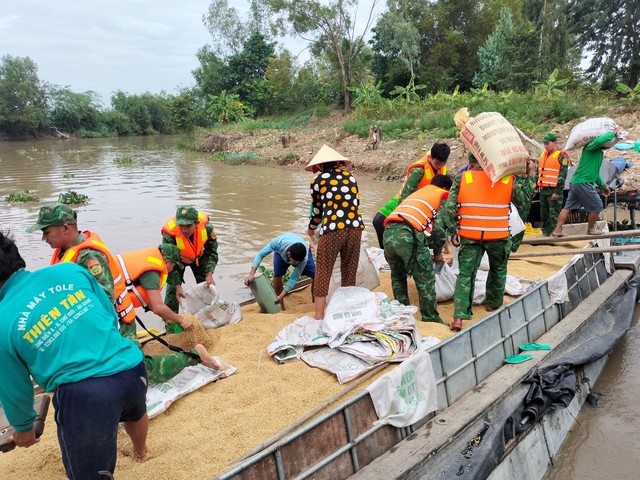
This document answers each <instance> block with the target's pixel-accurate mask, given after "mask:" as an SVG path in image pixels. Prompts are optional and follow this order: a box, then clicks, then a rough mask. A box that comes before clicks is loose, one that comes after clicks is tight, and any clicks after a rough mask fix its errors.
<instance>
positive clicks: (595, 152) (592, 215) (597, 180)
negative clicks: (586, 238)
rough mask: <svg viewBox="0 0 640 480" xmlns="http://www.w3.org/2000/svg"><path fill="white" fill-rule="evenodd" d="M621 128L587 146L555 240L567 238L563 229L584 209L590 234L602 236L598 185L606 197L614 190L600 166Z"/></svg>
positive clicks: (572, 179)
mask: <svg viewBox="0 0 640 480" xmlns="http://www.w3.org/2000/svg"><path fill="white" fill-rule="evenodd" d="M620 130H621V127H617V128H616V129H615V130H614V131H613V132H609V133H605V134H604V135H602V136H601V137H598V138H595V139H593V140H591V141H590V142H589V143H587V144H586V145H585V147H584V149H583V150H582V155H581V156H580V162H579V163H578V168H576V171H575V173H574V174H573V177H571V180H570V181H569V196H568V197H567V202H566V203H565V205H564V208H563V209H562V211H561V212H560V215H559V217H558V223H557V224H556V228H555V229H554V230H553V232H552V233H551V235H553V236H554V237H566V236H567V234H566V233H563V232H562V226H563V225H564V224H565V223H566V222H567V219H568V218H569V214H570V213H571V212H572V211H573V210H579V209H580V208H581V207H584V209H585V210H586V211H587V214H588V216H587V235H602V233H603V231H602V230H600V229H598V228H596V221H597V220H598V216H599V215H600V212H602V210H603V209H604V206H603V205H602V201H601V200H600V195H598V192H597V190H596V186H597V187H600V189H601V190H602V194H603V195H604V196H605V197H608V196H609V194H610V193H611V189H610V188H609V187H608V186H607V184H606V183H604V180H602V177H600V167H601V166H602V160H603V159H604V149H605V148H607V147H605V145H606V144H607V143H609V142H611V141H613V140H614V139H615V137H616V135H617V133H618V132H619V131H620Z"/></svg>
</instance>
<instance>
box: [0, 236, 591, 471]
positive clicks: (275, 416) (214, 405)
mask: <svg viewBox="0 0 640 480" xmlns="http://www.w3.org/2000/svg"><path fill="white" fill-rule="evenodd" d="M585 245H586V242H572V243H571V244H568V245H567V246H568V248H579V247H582V246H585ZM557 248H558V247H557V246H552V245H549V246H545V245H543V246H535V247H534V246H531V245H523V246H522V247H521V249H520V250H519V251H520V252H527V251H533V250H535V251H541V250H544V249H557ZM445 258H447V257H446V256H445ZM570 258H571V257H570V256H555V257H543V258H533V259H531V261H527V260H511V261H510V262H509V267H508V270H509V274H510V275H514V276H516V277H519V278H524V279H527V280H531V281H534V280H541V279H544V278H547V277H549V276H550V275H552V274H553V273H554V272H556V271H557V270H558V269H560V268H561V267H562V266H563V265H564V264H565V262H567V261H568V260H569V259H570ZM377 290H379V291H382V292H384V293H386V294H387V295H388V296H392V292H391V286H390V276H389V274H388V273H382V274H381V275H380V287H379V288H378V289H377ZM409 292H410V300H411V302H412V304H414V305H417V304H418V303H417V302H418V299H417V293H416V291H415V286H414V284H413V281H411V280H410V281H409ZM513 300H514V298H513V297H509V296H506V297H505V303H508V302H511V301H513ZM438 310H439V311H440V315H441V317H442V318H443V320H444V321H445V322H450V321H451V319H452V316H453V304H452V302H451V301H447V302H443V303H440V304H439V305H438ZM473 310H474V318H473V320H470V321H465V322H464V326H465V328H466V327H468V326H469V325H470V324H472V323H474V322H477V321H478V320H480V319H482V318H484V317H485V316H486V315H488V313H487V312H486V311H485V309H484V308H483V307H482V306H479V305H476V306H474V309H473ZM242 311H243V319H242V320H241V321H240V322H239V323H237V324H234V325H229V326H225V327H222V328H219V329H216V330H206V331H204V332H203V335H205V338H199V339H193V340H192V341H199V342H200V343H205V344H206V345H207V346H208V347H209V349H210V351H212V352H213V353H214V354H215V355H218V356H219V357H220V358H222V359H223V360H225V361H226V362H228V363H230V364H231V365H233V366H235V367H236V368H237V369H238V371H237V372H236V373H235V374H234V375H231V376H230V377H228V378H225V379H222V380H219V381H218V382H216V383H212V384H209V385H206V386H204V387H202V388H200V389H199V390H197V391H195V392H193V393H191V394H189V395H187V396H185V397H183V398H181V399H179V400H178V401H177V402H175V403H174V404H173V405H171V406H170V408H169V409H168V410H167V411H166V412H164V413H162V414H161V415H159V416H158V417H156V418H154V419H152V420H151V425H150V430H149V438H148V447H149V456H148V459H147V461H146V462H144V463H137V462H135V461H133V460H132V459H131V458H130V457H127V456H125V455H123V454H120V455H119V456H118V460H117V466H116V471H115V478H121V479H159V478H171V479H173V480H198V479H203V480H204V479H210V478H213V477H215V476H217V475H219V474H221V473H222V472H224V471H227V470H229V469H230V468H231V467H232V464H233V463H234V460H235V459H237V458H238V457H239V456H241V455H243V454H244V453H246V452H248V451H250V450H252V449H253V448H254V447H256V446H257V445H260V444H261V443H262V442H264V441H265V440H267V439H270V438H271V437H273V436H274V435H276V434H278V433H279V432H281V431H282V430H283V429H285V428H287V427H288V426H289V425H292V424H293V423H294V422H296V421H298V420H299V419H301V418H302V417H304V416H305V415H306V414H307V413H308V412H310V411H312V410H313V409H315V408H316V407H319V406H321V405H323V404H324V403H325V402H327V400H329V399H331V398H334V397H337V401H336V402H334V403H332V404H330V405H327V406H326V408H325V409H324V410H323V413H324V412H327V411H329V410H330V409H333V408H335V407H336V406H337V405H339V404H340V403H342V402H344V401H346V400H348V399H349V398H351V397H353V396H354V395H356V394H357V393H359V392H361V391H362V390H363V389H364V388H366V386H367V385H368V384H370V383H371V382H372V381H373V380H375V378H377V377H378V376H380V375H382V374H384V373H386V372H388V371H390V370H391V369H392V368H394V366H393V365H391V366H389V367H387V368H386V369H384V370H383V371H382V372H380V373H379V374H378V375H376V376H374V377H373V378H372V379H370V380H369V381H367V382H365V383H363V384H362V385H360V386H358V387H357V388H355V389H354V390H353V391H350V392H349V393H348V394H344V395H341V394H342V393H343V392H344V391H345V389H346V388H348V387H349V384H346V385H340V384H339V383H338V381H337V379H336V378H335V377H334V376H333V375H331V374H330V373H328V372H325V371H323V370H320V369H317V368H311V367H309V366H307V365H306V364H305V363H304V362H302V361H298V362H292V363H287V364H284V365H279V364H277V363H276V362H274V361H273V360H272V359H271V358H270V357H269V356H268V354H267V352H266V349H267V346H268V345H269V343H270V342H271V341H272V340H273V339H274V338H275V336H276V334H277V333H278V332H279V331H280V330H281V329H283V328H284V327H285V326H287V325H289V324H290V323H292V322H293V321H294V320H295V319H296V318H298V317H301V316H303V315H311V314H312V313H313V304H312V303H311V298H310V292H309V289H308V288H307V289H305V290H302V291H299V292H295V293H293V294H291V295H290V296H288V297H287V298H286V310H285V311H284V312H281V313H278V314H273V315H268V314H262V313H260V311H259V308H258V306H257V305H256V304H252V305H247V306H245V307H243V309H242ZM417 324H418V328H419V330H420V333H421V334H422V335H423V336H435V337H438V338H439V339H440V340H444V339H446V338H448V337H450V336H451V335H453V332H451V331H450V330H449V328H448V326H447V325H442V324H434V323H430V322H420V321H418V322H417ZM171 337H175V336H174V335H170V336H169V337H168V338H167V340H169V341H170V342H172V343H173V340H172V338H171ZM176 343H179V342H176ZM183 346H184V347H188V345H183ZM162 348H163V347H160V350H158V344H155V346H154V347H151V344H150V345H149V348H148V349H147V348H146V347H145V351H146V350H149V351H151V350H152V349H153V351H154V353H160V351H161V350H162ZM165 352H166V353H168V351H167V350H165ZM316 418H317V417H316ZM118 446H119V448H120V449H124V450H126V449H128V448H129V440H128V438H127V437H126V435H125V434H124V433H123V432H121V433H120V435H119V438H118ZM0 472H2V475H0V478H3V479H6V480H35V479H43V478H46V479H51V480H55V479H63V478H65V477H64V470H63V467H62V462H61V458H60V450H59V447H58V442H57V439H56V425H55V421H54V409H53V408H50V410H49V415H48V417H47V420H46V427H45V432H44V435H43V437H42V439H41V441H40V442H39V443H38V444H36V445H34V446H32V447H31V448H28V449H24V448H18V449H15V450H14V451H12V452H9V453H4V454H0Z"/></svg>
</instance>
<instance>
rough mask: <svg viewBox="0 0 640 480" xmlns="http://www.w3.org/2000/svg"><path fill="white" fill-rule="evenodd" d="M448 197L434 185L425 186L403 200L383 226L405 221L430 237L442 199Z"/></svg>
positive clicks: (447, 194) (446, 193)
mask: <svg viewBox="0 0 640 480" xmlns="http://www.w3.org/2000/svg"><path fill="white" fill-rule="evenodd" d="M448 196H449V192H447V191H446V190H444V189H442V188H440V187H436V186H434V185H427V186H426V187H424V188H421V189H419V190H418V191H416V192H413V193H412V194H411V195H409V196H408V197H407V198H405V199H404V201H403V202H402V203H401V204H400V205H398V206H397V207H396V209H395V210H394V211H393V212H391V214H390V215H389V216H388V217H387V219H386V220H385V221H384V226H385V227H386V226H387V224H388V223H389V222H401V223H404V221H407V222H409V223H410V224H411V226H412V227H413V228H415V229H416V230H418V231H419V232H424V233H425V234H426V235H430V234H431V230H432V229H433V222H434V220H435V218H436V215H437V214H438V209H439V208H440V205H441V204H442V201H443V199H446V198H447V197H448Z"/></svg>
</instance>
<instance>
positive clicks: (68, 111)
mask: <svg viewBox="0 0 640 480" xmlns="http://www.w3.org/2000/svg"><path fill="white" fill-rule="evenodd" d="M48 97H49V102H48V103H49V119H50V121H51V123H52V124H53V125H54V126H55V127H57V128H58V129H59V130H61V131H63V132H70V133H75V132H77V131H78V130H80V129H85V130H90V131H96V130H98V128H99V125H100V123H101V121H102V111H101V106H100V95H98V94H97V93H96V92H93V91H87V92H84V93H76V92H72V91H71V90H70V89H69V88H68V87H57V86H53V87H50V88H49V94H48Z"/></svg>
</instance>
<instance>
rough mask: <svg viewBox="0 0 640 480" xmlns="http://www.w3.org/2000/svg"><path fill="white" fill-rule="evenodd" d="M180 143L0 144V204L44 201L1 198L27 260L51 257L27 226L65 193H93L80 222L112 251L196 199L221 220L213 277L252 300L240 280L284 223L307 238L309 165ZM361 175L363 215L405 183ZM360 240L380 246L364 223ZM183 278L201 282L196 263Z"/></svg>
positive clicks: (139, 243) (141, 242) (142, 244)
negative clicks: (235, 160) (250, 160)
mask: <svg viewBox="0 0 640 480" xmlns="http://www.w3.org/2000/svg"><path fill="white" fill-rule="evenodd" d="M177 141H178V138H177V137H171V136H164V137H163V136H159V137H134V138H115V139H113V138H112V139H72V140H58V139H55V140H39V141H27V142H0V169H1V172H2V174H1V177H2V183H1V184H0V202H2V201H3V200H4V198H5V197H6V196H7V195H9V194H10V193H17V192H20V191H23V190H25V189H28V190H30V191H35V192H36V193H37V195H38V196H39V197H40V199H41V202H40V203H12V204H10V203H3V205H2V209H0V228H2V229H3V230H7V229H10V230H11V232H12V234H13V236H14V238H15V240H16V242H17V244H18V247H19V249H20V252H21V253H22V255H23V257H24V259H25V261H26V262H27V268H29V269H35V268H39V267H43V266H45V265H48V264H49V260H50V258H51V252H52V251H51V248H50V247H49V245H47V244H46V243H45V242H43V241H42V240H41V235H40V234H39V233H32V234H29V233H25V231H24V230H25V228H26V227H28V226H29V225H32V224H34V223H35V222H36V220H37V217H38V210H39V208H40V207H41V206H42V205H43V204H44V203H50V202H55V201H56V200H57V198H58V195H59V194H60V193H62V192H66V191H68V190H73V191H75V192H78V193H82V194H85V195H88V196H89V197H90V201H89V203H88V204H87V205H83V206H78V207H74V208H75V209H76V210H77V212H78V226H79V227H80V229H82V230H91V231H95V232H96V233H98V234H99V235H100V236H101V238H102V240H103V241H104V242H105V243H106V244H107V246H108V247H109V249H110V250H111V251H113V252H115V253H121V252H126V251H130V250H137V249H140V248H147V247H150V246H154V245H158V244H159V243H160V240H161V233H160V229H161V227H162V225H163V224H164V223H165V222H166V221H167V220H168V219H169V218H170V217H171V216H172V215H173V214H174V213H175V210H176V207H177V206H178V205H193V206H195V207H196V208H197V209H199V210H202V211H204V212H207V213H209V215H210V216H211V218H212V221H213V224H214V226H215V228H216V233H217V235H218V243H219V252H218V253H219V255H220V261H219V264H218V267H217V268H216V271H215V274H214V279H215V281H216V283H217V287H218V290H219V292H220V294H221V296H223V298H226V299H237V300H245V299H248V298H250V296H251V294H250V292H249V289H248V288H247V287H245V286H244V285H243V283H242V280H243V279H244V277H245V276H246V275H247V274H248V273H249V269H250V264H251V261H252V260H253V257H254V255H255V254H256V252H257V251H258V250H259V249H261V248H262V247H263V246H264V245H265V244H266V243H267V242H268V241H269V240H271V239H272V238H273V237H275V236H277V235H279V234H280V233H283V232H285V231H292V232H294V233H297V234H299V235H301V236H302V237H303V238H306V231H307V223H308V213H309V202H310V193H309V182H310V180H311V179H312V177H313V174H311V173H310V172H306V171H304V169H303V168H302V167H299V168H284V167H263V166H251V165H239V166H232V165H226V164H223V163H221V162H219V161H213V160H211V159H210V156H207V155H204V154H200V153H194V152H185V151H182V150H179V149H178V148H176V143H177ZM126 156H130V157H132V162H131V164H130V165H120V164H118V163H117V162H114V160H116V159H119V158H122V157H126ZM355 176H356V178H357V180H358V185H359V187H360V194H361V202H362V203H361V211H362V216H363V219H364V220H365V222H366V223H367V224H370V221H371V219H372V218H373V216H374V214H375V212H376V211H377V210H378V209H379V208H380V207H381V206H382V205H383V204H384V203H385V202H386V201H387V200H388V199H389V198H390V197H391V196H392V195H394V194H395V193H397V190H398V188H399V185H398V184H396V183H389V182H382V181H378V180H374V179H373V177H372V176H371V175H367V174H364V173H358V172H355ZM363 241H364V243H365V245H368V246H377V241H376V237H375V232H374V230H373V227H371V226H369V227H368V228H366V229H365V231H364V233H363ZM268 261H269V262H270V261H271V257H269V259H268ZM266 262H267V261H265V265H268V264H269V263H266ZM185 280H186V283H187V285H190V284H193V283H194V282H193V276H192V274H191V272H190V271H187V273H186V275H185Z"/></svg>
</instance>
